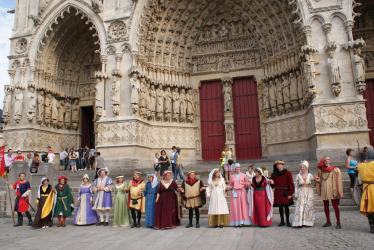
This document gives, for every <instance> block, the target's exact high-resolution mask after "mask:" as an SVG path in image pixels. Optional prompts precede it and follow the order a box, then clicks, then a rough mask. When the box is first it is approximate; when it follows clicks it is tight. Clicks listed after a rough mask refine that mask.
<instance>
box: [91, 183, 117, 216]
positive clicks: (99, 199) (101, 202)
mask: <svg viewBox="0 0 374 250" xmlns="http://www.w3.org/2000/svg"><path fill="white" fill-rule="evenodd" d="M94 186H95V187H94V190H97V189H98V188H99V187H102V188H104V191H97V195H96V200H95V203H94V206H93V208H92V209H93V210H101V211H103V210H109V209H111V208H112V207H113V202H112V190H113V181H112V179H110V177H108V176H105V177H104V178H101V177H100V176H99V177H98V178H97V179H96V180H95V183H94Z"/></svg>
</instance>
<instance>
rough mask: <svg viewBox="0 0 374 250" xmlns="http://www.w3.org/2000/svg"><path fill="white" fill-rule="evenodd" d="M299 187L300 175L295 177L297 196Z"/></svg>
mask: <svg viewBox="0 0 374 250" xmlns="http://www.w3.org/2000/svg"><path fill="white" fill-rule="evenodd" d="M298 189H299V181H298V175H296V177H295V192H294V194H295V196H296V197H297V190H298Z"/></svg>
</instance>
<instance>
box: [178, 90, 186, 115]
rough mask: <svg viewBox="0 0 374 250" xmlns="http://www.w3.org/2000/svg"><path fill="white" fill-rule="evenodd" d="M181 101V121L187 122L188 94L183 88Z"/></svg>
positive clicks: (180, 96)
mask: <svg viewBox="0 0 374 250" xmlns="http://www.w3.org/2000/svg"><path fill="white" fill-rule="evenodd" d="M179 102H180V107H181V110H180V114H181V116H180V121H181V122H186V119H187V117H186V112H187V106H186V94H185V90H184V89H181V93H180V95H179Z"/></svg>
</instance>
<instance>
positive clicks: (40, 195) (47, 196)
mask: <svg viewBox="0 0 374 250" xmlns="http://www.w3.org/2000/svg"><path fill="white" fill-rule="evenodd" d="M40 196H47V197H48V196H49V194H41V195H40Z"/></svg>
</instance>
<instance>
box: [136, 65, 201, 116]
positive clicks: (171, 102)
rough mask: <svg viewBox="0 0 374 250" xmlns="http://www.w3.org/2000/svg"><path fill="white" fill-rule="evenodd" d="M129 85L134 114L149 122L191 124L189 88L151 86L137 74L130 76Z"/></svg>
mask: <svg viewBox="0 0 374 250" xmlns="http://www.w3.org/2000/svg"><path fill="white" fill-rule="evenodd" d="M130 83H131V84H130V87H131V106H132V110H133V113H134V114H137V115H139V116H140V117H144V118H147V119H149V120H157V121H167V122H170V121H174V122H193V117H194V112H195V111H194V105H193V99H192V89H191V88H184V87H171V86H163V85H162V84H152V83H150V81H148V80H147V79H146V77H145V76H142V75H140V76H139V74H138V72H132V73H131V74H130Z"/></svg>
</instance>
